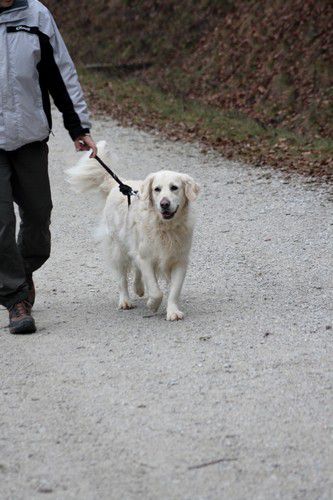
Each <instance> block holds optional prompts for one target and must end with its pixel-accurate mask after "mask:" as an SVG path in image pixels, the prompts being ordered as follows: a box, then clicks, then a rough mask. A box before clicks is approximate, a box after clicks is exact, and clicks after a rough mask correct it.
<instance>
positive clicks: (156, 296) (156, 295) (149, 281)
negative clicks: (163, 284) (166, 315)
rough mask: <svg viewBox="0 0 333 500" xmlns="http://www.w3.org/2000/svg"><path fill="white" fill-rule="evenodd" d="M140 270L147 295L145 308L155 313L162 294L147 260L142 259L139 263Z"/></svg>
mask: <svg viewBox="0 0 333 500" xmlns="http://www.w3.org/2000/svg"><path fill="white" fill-rule="evenodd" d="M140 269H141V272H142V277H143V282H144V285H145V289H146V292H147V295H148V301H147V306H148V307H149V309H151V310H152V311H153V312H156V311H157V309H158V308H159V307H160V305H161V302H162V299H163V293H162V292H161V290H160V288H159V286H158V283H157V279H156V276H155V271H154V267H153V264H152V263H151V262H150V261H148V260H145V259H142V260H141V262H140Z"/></svg>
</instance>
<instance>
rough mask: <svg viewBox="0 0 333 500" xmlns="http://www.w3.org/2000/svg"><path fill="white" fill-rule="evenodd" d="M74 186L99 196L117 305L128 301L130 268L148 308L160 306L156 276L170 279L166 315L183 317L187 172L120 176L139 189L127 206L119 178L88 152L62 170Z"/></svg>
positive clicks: (190, 197)
mask: <svg viewBox="0 0 333 500" xmlns="http://www.w3.org/2000/svg"><path fill="white" fill-rule="evenodd" d="M97 146H98V154H99V156H100V157H101V158H103V159H104V161H105V162H106V163H108V160H107V159H105V152H106V143H105V141H101V142H100V143H98V145H97ZM67 174H68V177H69V182H70V184H71V185H72V187H73V188H74V190H75V191H76V192H83V191H87V190H95V191H99V192H100V193H101V194H102V195H103V197H104V200H105V201H104V203H105V204H104V210H103V215H102V221H101V239H102V240H103V242H104V244H105V247H106V249H107V252H108V256H109V258H110V262H111V265H112V268H113V270H114V271H115V273H116V275H117V279H118V283H119V308H120V309H131V308H132V307H133V305H132V303H131V301H130V298H129V293H128V282H127V275H128V272H129V271H130V269H133V270H134V273H135V280H134V290H135V292H136V294H137V295H139V297H142V296H143V295H144V294H146V295H147V298H148V301H147V305H148V307H149V308H150V309H151V310H152V311H154V312H155V311H157V309H158V308H159V306H160V304H161V301H162V297H163V294H162V292H161V290H160V288H159V285H158V281H157V278H158V277H159V276H161V275H163V276H165V277H166V278H167V280H168V281H170V293H169V297H168V304H167V320H169V321H176V320H180V319H183V317H184V314H183V313H182V311H181V310H180V309H179V304H178V301H179V296H180V293H181V289H182V285H183V282H184V278H185V274H186V269H187V265H188V259H189V253H190V248H191V241H192V233H193V225H194V221H193V215H192V213H191V207H190V205H191V202H192V201H194V200H195V199H196V197H197V195H198V193H199V186H198V184H197V183H196V182H194V180H193V179H192V177H190V176H189V175H186V174H181V173H177V172H171V171H166V170H161V171H159V172H156V173H153V174H150V175H148V177H147V178H146V179H145V180H144V181H130V180H129V181H124V182H125V183H126V184H129V185H130V186H131V187H132V188H133V189H134V190H137V191H138V192H139V197H138V198H136V197H132V199H131V205H130V207H128V205H127V198H126V196H124V195H122V194H121V193H120V191H119V188H118V184H117V183H116V182H115V181H114V180H113V179H112V177H111V176H110V175H109V174H108V173H106V172H105V171H104V169H103V168H102V167H101V166H100V165H99V164H98V162H97V161H96V160H95V159H90V158H89V153H88V154H85V156H84V157H83V158H82V159H81V160H80V161H79V163H78V164H77V165H76V166H75V167H73V168H71V169H69V170H68V171H67Z"/></svg>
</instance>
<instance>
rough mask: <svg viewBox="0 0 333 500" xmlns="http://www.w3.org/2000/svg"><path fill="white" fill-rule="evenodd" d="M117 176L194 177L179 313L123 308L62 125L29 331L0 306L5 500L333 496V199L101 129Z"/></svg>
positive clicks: (0, 465)
mask: <svg viewBox="0 0 333 500" xmlns="http://www.w3.org/2000/svg"><path fill="white" fill-rule="evenodd" d="M94 135H95V137H96V139H102V138H105V139H107V140H109V141H110V143H111V144H113V150H114V151H115V153H117V155H118V157H119V162H118V164H117V166H116V169H117V171H118V173H120V174H122V175H125V177H126V175H129V176H131V177H134V176H137V177H138V178H140V177H144V176H145V175H146V174H148V173H149V172H151V171H156V170H158V169H160V168H166V167H167V168H171V169H173V170H180V171H184V172H188V173H191V174H192V175H193V176H194V177H195V178H196V179H198V180H199V181H200V182H201V185H202V194H201V196H200V198H199V200H198V203H197V214H198V222H197V230H196V235H195V239H194V244H193V252H192V262H191V265H190V269H189V272H188V275H187V279H186V283H185V286H184V289H183V300H182V304H183V310H184V312H185V313H186V319H185V320H184V322H179V323H176V324H175V323H169V322H167V321H165V319H164V313H165V307H163V309H162V311H161V312H160V313H159V314H157V315H156V316H153V317H147V314H148V313H147V310H146V308H145V306H144V302H143V301H142V300H137V305H138V307H137V308H136V309H134V310H132V311H128V312H126V311H118V310H117V309H116V306H117V294H116V290H115V286H114V284H113V281H112V276H111V275H110V274H109V273H108V272H107V273H106V272H105V266H104V262H103V257H102V255H101V252H100V249H99V248H98V247H97V246H96V244H95V242H94V240H93V238H92V236H91V233H92V231H93V228H94V227H95V221H96V215H95V214H94V213H93V210H92V207H93V204H94V202H93V199H92V198H91V197H90V196H88V195H85V196H82V195H81V196H78V195H74V194H73V193H72V192H71V191H70V190H69V187H68V186H67V184H66V183H65V181H64V176H63V171H64V169H65V168H67V167H68V166H70V165H71V164H73V163H74V162H75V161H76V160H77V156H76V154H75V153H74V152H73V150H72V145H71V143H70V141H69V139H68V138H67V133H66V132H65V131H63V130H62V128H61V126H60V121H59V118H56V124H55V137H54V138H52V140H51V142H50V147H51V162H50V163H51V178H52V185H53V200H54V212H53V223H52V228H53V229H52V231H53V255H52V258H51V259H50V260H49V261H48V263H47V264H46V265H45V266H44V268H43V269H42V270H41V271H39V272H38V273H36V282H37V291H38V297H37V302H36V307H35V318H36V322H37V324H38V326H39V330H38V333H36V334H35V335H32V336H29V337H19V336H11V335H10V334H9V333H8V329H6V328H5V327H6V324H7V313H6V312H5V311H3V310H1V311H0V326H1V336H0V342H1V346H0V349H1V406H0V431H1V432H0V484H1V486H0V488H1V493H0V497H1V500H3V499H11V500H12V499H13V500H17V499H34V498H36V499H39V498H43V497H45V498H46V497H47V498H49V499H61V500H63V499H64V500H66V499H71V498H73V499H80V500H82V499H83V500H93V499H94V500H95V499H96V500H97V499H103V500H104V499H105V500H109V499H117V500H118V499H119V500H122V499H124V500H131V499H142V500H150V499H186V500H199V499H200V500H206V499H207V500H208V499H214V500H215V499H216V500H218V499H227V500H234V499H256V500H260V499H267V500H271V499H300V500H301V499H302V500H307V499H308V500H313V499H327V500H329V499H330V498H332V496H331V495H332V482H331V480H330V475H331V472H332V444H331V443H332V441H330V439H331V437H332V428H333V426H332V403H333V401H332V386H333V383H332V329H331V319H332V314H331V313H332V311H330V306H331V305H332V293H331V288H332V281H333V276H332V250H333V249H332V228H333V226H332V224H333V219H332V218H331V213H332V204H331V202H330V198H329V196H330V195H329V193H327V192H326V188H324V187H318V186H317V187H316V186H313V185H312V184H306V183H304V182H303V183H301V182H300V181H299V180H298V179H293V180H292V181H291V182H289V183H286V181H285V180H284V178H283V177H282V176H279V174H277V173H275V172H272V171H270V170H268V169H267V170H262V169H258V170H256V169H253V168H247V167H245V166H242V165H239V164H236V163H231V162H227V161H224V160H223V159H222V158H221V157H219V156H217V155H216V154H215V153H211V152H209V153H208V154H202V153H200V148H198V147H196V146H193V145H184V144H181V143H170V142H166V141H162V140H161V139H159V138H158V137H157V136H151V135H148V134H146V133H143V132H139V131H136V130H132V129H125V128H121V127H118V126H117V125H116V124H115V123H114V122H112V121H98V122H96V123H95V128H94Z"/></svg>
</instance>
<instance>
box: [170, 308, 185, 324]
mask: <svg viewBox="0 0 333 500" xmlns="http://www.w3.org/2000/svg"><path fill="white" fill-rule="evenodd" d="M180 319H184V313H182V311H179V310H178V309H170V310H168V311H167V321H179V320H180Z"/></svg>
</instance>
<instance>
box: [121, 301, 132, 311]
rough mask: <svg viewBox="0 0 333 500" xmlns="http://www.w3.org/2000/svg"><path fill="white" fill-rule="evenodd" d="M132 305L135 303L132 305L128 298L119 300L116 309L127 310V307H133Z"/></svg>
mask: <svg viewBox="0 0 333 500" xmlns="http://www.w3.org/2000/svg"><path fill="white" fill-rule="evenodd" d="M134 307H135V305H133V304H132V303H131V302H130V301H129V300H128V299H123V300H121V301H119V305H118V309H121V310H123V311H128V310H129V309H134Z"/></svg>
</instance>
